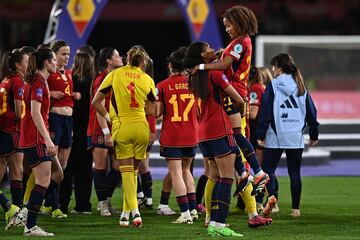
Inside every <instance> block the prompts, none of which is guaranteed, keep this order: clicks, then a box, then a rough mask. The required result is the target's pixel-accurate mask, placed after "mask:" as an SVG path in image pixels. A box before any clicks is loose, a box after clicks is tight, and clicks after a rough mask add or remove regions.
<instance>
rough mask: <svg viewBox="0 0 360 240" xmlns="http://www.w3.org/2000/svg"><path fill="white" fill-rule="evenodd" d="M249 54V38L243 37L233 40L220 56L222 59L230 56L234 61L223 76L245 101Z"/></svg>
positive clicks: (250, 49)
mask: <svg viewBox="0 0 360 240" xmlns="http://www.w3.org/2000/svg"><path fill="white" fill-rule="evenodd" d="M251 52H252V45H251V38H250V37H249V36H248V35H245V36H240V37H238V38H235V39H234V40H233V41H232V42H231V43H230V44H229V45H228V46H227V47H226V48H225V50H224V52H223V55H222V58H224V57H225V56H230V57H231V58H233V59H234V61H233V63H232V65H231V67H230V68H228V69H226V70H225V75H226V76H227V77H228V79H229V81H230V82H231V84H232V85H233V87H234V88H235V89H236V91H237V92H238V93H239V94H240V96H241V97H242V98H243V99H244V100H246V99H247V92H248V90H247V84H248V81H249V72H250V65H251Z"/></svg>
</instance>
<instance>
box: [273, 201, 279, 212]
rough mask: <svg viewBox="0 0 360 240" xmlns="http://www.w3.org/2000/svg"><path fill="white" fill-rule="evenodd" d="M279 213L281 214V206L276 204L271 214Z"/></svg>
mask: <svg viewBox="0 0 360 240" xmlns="http://www.w3.org/2000/svg"><path fill="white" fill-rule="evenodd" d="M278 212H280V208H279V205H278V204H277V203H276V204H275V205H274V207H273V208H272V210H271V213H278Z"/></svg>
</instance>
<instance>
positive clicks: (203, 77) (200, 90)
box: [184, 42, 209, 100]
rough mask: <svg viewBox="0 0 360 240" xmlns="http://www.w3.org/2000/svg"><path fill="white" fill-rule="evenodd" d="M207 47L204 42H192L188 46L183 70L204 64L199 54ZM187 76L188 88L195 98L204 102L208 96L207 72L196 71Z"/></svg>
mask: <svg viewBox="0 0 360 240" xmlns="http://www.w3.org/2000/svg"><path fill="white" fill-rule="evenodd" d="M206 46H207V43H204V42H193V43H192V44H190V45H189V46H188V48H187V49H186V53H185V58H184V66H185V68H188V69H191V68H194V67H195V66H197V65H199V64H201V63H204V59H203V57H202V56H201V53H202V52H203V51H204V48H205V47H206ZM188 75H189V76H188V77H189V80H188V81H189V88H190V89H191V90H192V92H193V93H194V95H195V96H196V97H199V98H200V99H201V100H206V98H207V97H208V95H209V89H208V71H206V70H202V71H196V72H195V73H191V71H190V72H189V74H188Z"/></svg>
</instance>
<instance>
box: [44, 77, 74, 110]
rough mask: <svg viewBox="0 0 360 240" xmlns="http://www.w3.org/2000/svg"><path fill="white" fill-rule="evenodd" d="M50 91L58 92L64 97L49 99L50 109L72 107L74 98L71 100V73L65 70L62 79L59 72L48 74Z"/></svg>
mask: <svg viewBox="0 0 360 240" xmlns="http://www.w3.org/2000/svg"><path fill="white" fill-rule="evenodd" d="M47 82H48V84H49V89H50V91H60V92H63V93H64V94H65V95H64V97H62V98H60V99H54V98H51V107H66V106H67V107H73V106H74V98H73V82H72V77H71V72H70V71H69V70H65V72H64V78H63V77H62V76H61V73H60V72H59V71H56V73H52V74H50V76H49V78H48V80H47Z"/></svg>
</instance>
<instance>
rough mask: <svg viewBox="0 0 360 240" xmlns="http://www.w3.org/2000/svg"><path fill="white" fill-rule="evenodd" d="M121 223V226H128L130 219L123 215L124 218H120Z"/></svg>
mask: <svg viewBox="0 0 360 240" xmlns="http://www.w3.org/2000/svg"><path fill="white" fill-rule="evenodd" d="M119 224H120V226H122V227H128V226H129V219H128V218H126V217H122V218H120V220H119Z"/></svg>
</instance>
